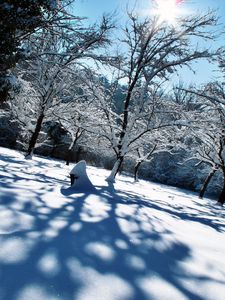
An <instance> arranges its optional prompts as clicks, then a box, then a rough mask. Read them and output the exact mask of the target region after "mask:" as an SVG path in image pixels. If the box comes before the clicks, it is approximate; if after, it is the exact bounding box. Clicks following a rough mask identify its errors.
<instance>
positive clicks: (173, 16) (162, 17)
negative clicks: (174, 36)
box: [154, 0, 183, 25]
mask: <svg viewBox="0 0 225 300" xmlns="http://www.w3.org/2000/svg"><path fill="white" fill-rule="evenodd" d="M182 2H183V0H154V3H155V8H154V14H155V15H157V16H158V18H159V22H160V23H162V22H167V23H168V24H170V25H176V22H177V17H178V16H179V12H180V9H179V6H180V4H181V3H182Z"/></svg>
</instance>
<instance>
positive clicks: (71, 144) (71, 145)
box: [66, 138, 76, 166]
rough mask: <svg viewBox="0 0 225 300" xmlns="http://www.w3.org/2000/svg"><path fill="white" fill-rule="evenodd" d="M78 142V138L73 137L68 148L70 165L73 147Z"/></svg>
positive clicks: (67, 160)
mask: <svg viewBox="0 0 225 300" xmlns="http://www.w3.org/2000/svg"><path fill="white" fill-rule="evenodd" d="M75 143H76V139H75V138H73V139H72V141H71V143H70V146H69V148H68V150H67V154H66V165H67V166H69V164H70V162H71V156H72V152H73V147H74V145H75Z"/></svg>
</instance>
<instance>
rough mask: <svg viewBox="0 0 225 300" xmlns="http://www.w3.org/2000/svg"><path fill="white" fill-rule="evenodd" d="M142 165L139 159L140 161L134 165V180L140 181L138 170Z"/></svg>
mask: <svg viewBox="0 0 225 300" xmlns="http://www.w3.org/2000/svg"><path fill="white" fill-rule="evenodd" d="M140 166H141V161H139V162H138V163H136V165H135V167H134V180H135V181H138V170H139V168H140Z"/></svg>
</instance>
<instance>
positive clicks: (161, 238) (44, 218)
mask: <svg viewBox="0 0 225 300" xmlns="http://www.w3.org/2000/svg"><path fill="white" fill-rule="evenodd" d="M0 157H1V158H0V299H1V300H24V299H26V300H27V299H29V300H36V299H37V300H40V299H41V300H53V299H54V300H71V299H74V300H93V299H95V300H146V299H147V300H148V299H149V300H162V299H163V300H171V299H179V300H183V299H184V300H187V299H194V300H203V299H204V300H210V299H211V300H215V299H216V300H224V299H225V260H224V253H225V234H224V231H225V219H224V216H225V211H224V208H223V207H219V206H216V205H215V202H214V201H212V200H210V199H198V197H197V196H196V195H195V194H194V193H191V192H188V191H184V190H180V189H177V188H173V187H168V186H163V185H159V184H155V183H151V182H147V181H143V180H140V181H139V182H135V183H134V182H133V180H132V179H131V178H129V177H125V176H118V179H117V181H116V182H115V184H112V183H109V182H108V183H107V182H106V181H105V179H106V178H107V176H108V175H109V171H106V170H103V169H97V168H93V167H87V175H88V177H89V178H90V181H91V182H92V183H93V185H94V186H95V190H92V191H90V190H87V191H85V190H83V191H77V190H76V189H71V187H70V178H69V173H70V170H71V167H70V166H69V167H68V166H65V165H64V162H61V161H56V160H52V159H46V158H42V157H34V158H33V160H26V159H24V155H23V154H21V153H19V152H16V151H13V150H9V149H6V148H0Z"/></svg>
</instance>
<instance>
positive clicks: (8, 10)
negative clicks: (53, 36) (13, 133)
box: [0, 0, 72, 101]
mask: <svg viewBox="0 0 225 300" xmlns="http://www.w3.org/2000/svg"><path fill="white" fill-rule="evenodd" d="M70 2H71V1H57V0H51V1H50V0H38V1H32V0H28V1H27V0H26V1H23V0H20V1H14V0H10V1H1V3H0V101H4V100H6V99H7V97H8V92H9V90H10V89H12V88H13V87H15V85H16V78H15V76H13V74H12V69H13V68H14V67H15V65H16V63H17V62H18V61H19V60H20V59H21V58H25V57H26V55H27V49H26V48H24V46H23V45H22V44H21V42H22V41H23V40H24V39H25V38H27V37H28V36H29V35H30V34H32V33H33V32H34V31H35V30H36V31H38V30H39V29H40V28H47V27H50V26H52V25H53V24H54V25H56V24H58V25H59V24H60V22H61V25H60V26H62V25H64V26H65V23H66V22H67V21H68V20H69V19H72V17H71V16H69V14H67V13H66V11H65V9H64V6H65V5H68V4H69V3H70Z"/></svg>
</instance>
